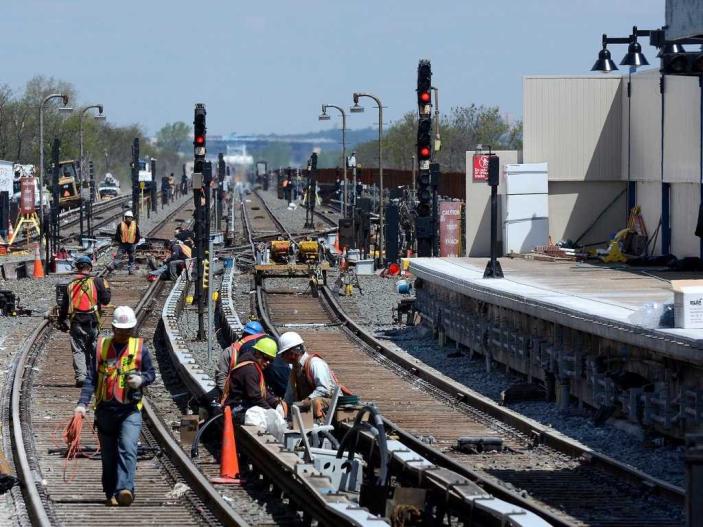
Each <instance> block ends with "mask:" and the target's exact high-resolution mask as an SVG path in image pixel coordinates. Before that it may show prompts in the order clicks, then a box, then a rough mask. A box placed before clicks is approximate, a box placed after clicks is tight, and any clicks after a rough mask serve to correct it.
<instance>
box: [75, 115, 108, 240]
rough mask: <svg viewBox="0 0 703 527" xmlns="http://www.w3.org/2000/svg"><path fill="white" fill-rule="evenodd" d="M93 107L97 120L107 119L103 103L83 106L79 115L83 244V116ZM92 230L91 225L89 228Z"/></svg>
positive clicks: (89, 197)
mask: <svg viewBox="0 0 703 527" xmlns="http://www.w3.org/2000/svg"><path fill="white" fill-rule="evenodd" d="M91 108H97V110H98V114H97V115H96V116H95V120H96V121H100V120H103V119H105V114H104V113H103V105H102V104H93V105H90V106H86V107H85V108H83V109H82V110H81V112H80V114H79V115H78V146H79V154H78V155H79V157H78V168H79V170H80V172H79V181H80V185H81V190H80V200H79V203H80V230H81V232H80V237H79V240H80V243H81V245H83V206H84V204H83V200H84V199H85V192H84V190H85V177H83V174H84V173H83V167H84V166H85V159H83V116H84V115H85V112H87V111H88V110H90V109H91ZM91 199H92V196H90V195H89V196H88V200H91ZM90 215H92V212H89V215H88V217H89V218H90ZM88 223H90V220H88ZM88 230H89V231H90V227H89V228H88Z"/></svg>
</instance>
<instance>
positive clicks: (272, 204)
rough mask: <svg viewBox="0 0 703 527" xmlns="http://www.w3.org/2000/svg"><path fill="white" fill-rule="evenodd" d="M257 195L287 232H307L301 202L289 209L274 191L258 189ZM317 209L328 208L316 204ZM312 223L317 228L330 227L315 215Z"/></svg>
mask: <svg viewBox="0 0 703 527" xmlns="http://www.w3.org/2000/svg"><path fill="white" fill-rule="evenodd" d="M259 195H260V196H261V197H262V198H263V199H264V201H265V202H266V204H267V205H268V206H269V208H270V209H271V211H272V212H273V213H274V214H275V215H276V217H277V218H278V219H279V220H280V221H281V222H282V223H283V225H285V227H286V228H287V229H288V232H290V233H291V234H296V233H302V232H308V230H309V229H306V228H305V207H304V206H303V205H302V204H300V203H296V208H295V209H294V210H289V209H288V203H287V202H286V200H283V199H278V197H277V196H276V193H275V191H272V190H269V191H268V192H264V191H263V190H260V191H259ZM317 210H319V211H320V212H323V211H328V209H327V208H326V207H323V206H318V207H317ZM331 217H334V218H336V217H337V215H336V214H332V216H331ZM314 225H315V229H317V230H325V229H329V228H330V226H329V225H328V224H327V223H325V222H324V221H323V220H321V219H320V218H319V217H318V216H315V219H314Z"/></svg>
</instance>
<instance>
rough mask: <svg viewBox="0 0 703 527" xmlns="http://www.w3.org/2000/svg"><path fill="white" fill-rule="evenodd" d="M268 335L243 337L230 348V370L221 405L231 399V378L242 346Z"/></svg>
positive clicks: (259, 334) (228, 370) (255, 334)
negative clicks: (228, 398)
mask: <svg viewBox="0 0 703 527" xmlns="http://www.w3.org/2000/svg"><path fill="white" fill-rule="evenodd" d="M265 336H266V333H254V334H253V335H247V336H246V337H242V338H241V339H239V340H238V341H237V342H234V343H233V344H232V345H231V346H230V350H231V351H230V356H229V368H228V369H227V379H226V380H225V386H224V388H223V389H222V400H221V403H222V404H224V403H225V401H226V400H227V397H229V376H230V375H231V374H232V370H234V367H235V366H234V365H235V364H237V358H238V357H239V350H240V349H242V346H244V344H246V343H247V342H251V341H252V340H255V339H258V338H261V337H265Z"/></svg>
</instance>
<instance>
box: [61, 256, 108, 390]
mask: <svg viewBox="0 0 703 527" xmlns="http://www.w3.org/2000/svg"><path fill="white" fill-rule="evenodd" d="M74 265H75V267H76V271H77V274H76V276H75V277H74V278H73V280H71V281H70V282H69V283H68V286H67V288H66V294H65V295H64V296H63V297H62V299H61V305H60V306H59V324H60V325H61V326H62V328H63V329H68V330H69V334H70V336H71V350H72V351H73V374H74V375H75V378H76V386H77V387H81V386H83V383H84V382H85V377H86V374H87V371H88V370H89V369H90V368H91V367H92V365H93V362H94V361H95V340H96V339H97V338H98V333H99V332H100V306H101V305H102V306H104V305H107V304H109V303H110V296H111V294H110V284H109V283H108V282H107V280H105V279H104V278H95V277H93V276H92V275H91V274H90V273H91V271H92V270H93V261H92V260H91V259H90V257H88V256H79V257H78V258H76V261H75V262H74Z"/></svg>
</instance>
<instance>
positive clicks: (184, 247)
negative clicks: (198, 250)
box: [181, 243, 193, 258]
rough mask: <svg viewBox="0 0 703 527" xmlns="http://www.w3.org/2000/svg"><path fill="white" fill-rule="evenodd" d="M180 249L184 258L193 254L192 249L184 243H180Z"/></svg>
mask: <svg viewBox="0 0 703 527" xmlns="http://www.w3.org/2000/svg"><path fill="white" fill-rule="evenodd" d="M181 250H182V251H183V255H184V256H185V257H186V258H190V257H191V256H192V255H193V249H191V248H190V247H188V246H187V245H186V244H185V243H181Z"/></svg>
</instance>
